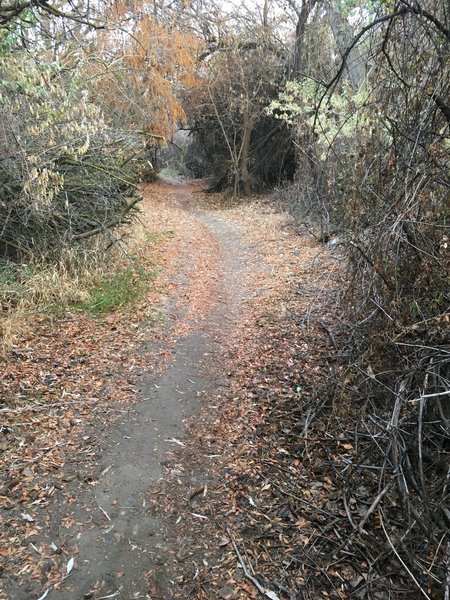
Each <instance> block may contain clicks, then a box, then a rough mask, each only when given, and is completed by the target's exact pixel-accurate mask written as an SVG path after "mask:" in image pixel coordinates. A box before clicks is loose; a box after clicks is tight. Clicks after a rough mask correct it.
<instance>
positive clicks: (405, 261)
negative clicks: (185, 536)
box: [271, 0, 450, 599]
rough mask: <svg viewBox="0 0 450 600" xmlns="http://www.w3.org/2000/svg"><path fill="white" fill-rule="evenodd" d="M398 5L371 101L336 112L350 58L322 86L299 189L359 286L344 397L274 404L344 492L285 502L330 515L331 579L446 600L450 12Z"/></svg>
mask: <svg viewBox="0 0 450 600" xmlns="http://www.w3.org/2000/svg"><path fill="white" fill-rule="evenodd" d="M397 5H398V6H397ZM396 6H397V7H398V9H399V11H400V12H397V13H396V12H395V11H394V12H393V13H392V15H387V16H386V17H383V19H384V20H383V21H382V23H383V24H382V25H380V23H378V26H377V27H375V29H374V30H372V31H371V33H370V36H371V37H370V38H366V40H365V44H366V51H367V53H368V58H367V60H368V65H369V72H370V76H369V79H368V82H367V89H363V90H362V91H360V97H356V98H355V99H354V100H353V101H352V103H351V106H350V107H348V108H347V109H345V110H344V111H343V112H342V114H339V108H340V109H342V106H343V103H344V102H345V101H344V100H343V98H344V96H345V90H344V91H342V90H341V91H339V89H337V86H338V85H339V84H338V82H339V77H340V76H341V75H342V73H343V68H342V69H341V70H340V71H339V72H338V74H337V76H336V77H335V78H334V79H333V80H332V81H331V82H330V84H329V85H328V86H327V87H326V88H325V89H324V90H322V92H321V94H320V102H321V103H325V102H329V103H330V104H328V113H330V112H331V113H332V116H331V118H330V117H329V116H327V117H326V118H325V119H323V118H321V116H320V113H318V114H317V115H316V123H315V125H316V127H317V132H318V134H317V139H316V140H315V141H314V138H311V137H310V138H309V139H310V146H309V148H308V147H307V146H305V145H304V146H302V148H301V150H302V152H301V156H302V159H301V160H302V164H303V165H305V166H306V165H307V163H308V161H309V163H310V164H311V168H310V169H309V170H307V169H305V171H307V176H306V177H305V176H304V172H303V171H300V173H299V185H298V187H297V199H296V202H295V201H294V202H293V201H292V200H293V194H292V193H291V196H290V198H289V202H290V203H291V205H294V206H293V208H294V209H295V211H297V214H300V215H304V214H305V212H306V213H309V214H314V215H320V217H321V218H322V220H323V221H327V223H328V224H329V229H330V230H331V231H334V232H339V236H340V241H341V242H342V244H343V247H345V248H346V250H347V257H348V258H349V280H350V287H349V291H348V293H347V295H346V298H345V302H344V310H345V316H344V317H343V320H344V321H345V323H346V328H345V333H343V335H344V337H343V338H342V340H344V338H345V336H346V339H345V341H342V343H341V346H340V348H339V352H340V354H341V357H342V358H343V360H344V365H345V367H344V368H343V369H342V370H341V372H340V373H339V374H336V379H335V389H333V390H331V395H332V402H331V400H329V401H327V402H325V404H323V405H322V409H321V411H318V410H317V408H315V407H314V404H309V403H308V404H307V405H306V406H302V408H301V410H299V411H298V413H297V419H298V420H299V423H298V424H295V420H292V418H291V413H290V410H293V408H289V406H290V405H288V406H287V407H284V406H283V407H277V408H276V409H275V413H276V414H277V413H279V414H278V417H277V418H278V419H280V420H282V421H283V427H286V429H287V430H289V431H290V432H291V431H292V432H293V433H292V439H291V442H290V443H292V444H293V446H292V448H293V447H294V445H297V448H298V450H297V452H298V456H299V460H301V461H302V462H303V461H304V460H305V457H307V458H308V460H311V457H312V456H314V461H319V462H320V464H321V465H322V466H321V467H320V470H321V472H323V473H326V474H327V477H329V478H330V481H329V482H328V484H329V485H330V486H331V488H332V489H333V490H334V491H333V494H338V493H339V492H338V490H339V489H343V490H344V493H343V494H342V498H340V499H339V501H338V502H337V504H336V503H335V502H334V501H333V502H332V501H330V500H329V498H330V496H329V494H327V495H326V496H327V497H328V500H327V501H326V502H327V503H328V502H329V503H328V504H327V503H326V504H324V505H323V506H322V510H321V511H315V512H314V510H312V507H309V508H308V507H307V506H306V505H305V502H304V500H305V498H304V496H302V494H301V493H299V491H298V489H297V486H298V483H297V482H296V481H295V479H293V478H289V479H288V478H286V477H285V478H284V479H283V482H284V483H283V486H284V489H283V490H282V497H283V498H285V499H287V498H293V500H290V501H289V506H290V510H291V511H292V513H293V514H295V515H297V514H299V513H301V514H302V515H304V518H305V519H307V521H308V522H309V523H310V522H313V523H317V521H318V519H319V522H320V520H322V521H323V524H324V527H323V528H321V530H320V531H319V532H318V533H317V529H316V530H315V531H316V533H315V534H314V535H315V536H316V537H315V542H314V544H313V547H312V548H311V544H310V538H309V539H308V544H307V546H308V548H310V549H308V550H307V551H306V552H303V553H302V554H303V560H305V561H307V564H308V565H310V567H311V573H314V577H319V578H321V580H323V581H325V580H327V579H328V580H330V569H331V570H332V571H333V573H332V574H331V575H332V578H333V577H334V576H335V574H336V573H338V576H339V577H340V578H341V581H342V583H341V585H340V591H339V592H335V593H336V594H337V595H336V597H347V596H346V595H345V594H347V595H351V596H352V597H355V598H377V599H378V598H391V597H395V598H417V597H423V598H428V599H429V598H444V597H445V598H449V597H450V562H449V561H450V545H449V544H450V540H449V537H448V532H449V528H450V512H449V510H448V503H449V491H450V489H449V486H450V411H449V400H450V335H449V323H450V296H449V289H450V288H449V280H448V276H449V265H450V262H449V259H450V256H449V250H450V244H449V237H450V229H449V223H448V216H449V212H448V210H449V199H450V196H449V190H450V180H449V176H448V173H449V168H450V145H449V139H450V138H449V135H450V134H449V127H450V109H449V106H448V98H449V97H450V70H449V61H448V58H449V49H450V46H449V43H450V37H449V32H448V29H447V28H446V27H445V23H446V22H448V21H447V18H448V14H446V12H445V8H444V6H443V5H441V3H438V2H434V1H433V0H430V1H428V2H424V3H423V4H422V5H421V8H420V10H418V9H417V8H414V7H415V6H416V5H415V4H414V5H413V4H409V3H407V2H399V3H396ZM380 22H381V21H380ZM367 31H369V29H368V30H367ZM359 39H361V38H359ZM303 91H304V90H303ZM333 94H335V95H336V94H337V95H339V94H341V96H340V99H339V101H338V100H336V101H335V102H336V104H335V105H333V102H334V100H333ZM339 102H340V104H339ZM358 103H359V108H356V109H355V106H358ZM330 106H331V109H330ZM333 110H335V112H333ZM345 111H347V112H346V114H344V112H345ZM321 119H322V120H321ZM352 123H353V124H352ZM309 126H310V125H309V124H302V125H301V126H300V127H299V136H300V137H301V136H302V135H306V133H307V132H308V130H309V129H308V128H309ZM323 132H325V134H326V135H325V136H324V137H325V138H327V139H328V140H329V139H332V140H333V142H332V143H331V144H328V146H327V145H326V144H324V143H323V140H321V139H320V135H321V133H323ZM303 180H304V181H305V185H304V186H302V182H303ZM302 218H304V217H303V216H302ZM324 408H326V409H328V408H332V409H333V415H332V418H331V419H330V418H329V417H328V416H325V415H327V411H326V410H324ZM305 411H306V416H305ZM320 412H321V414H319V413H320ZM283 413H284V416H283ZM285 423H287V425H285ZM283 431H284V430H283ZM288 437H289V438H291V433H289V435H288ZM283 447H285V446H283ZM343 449H346V450H347V452H343ZM271 468H272V467H271ZM319 480H320V478H319V477H318V481H319ZM321 481H322V484H321V487H323V486H324V485H325V487H326V483H323V481H324V478H322V480H321ZM325 481H326V479H325ZM331 488H330V489H331ZM296 489H297V491H296ZM319 495H320V494H319ZM292 502H294V508H293V505H292ZM303 505H305V506H306V508H302V506H303ZM337 506H339V508H337ZM311 511H312V512H311ZM307 535H308V536H309V533H308V534H307ZM294 554H295V556H296V560H297V561H298V562H299V561H300V557H297V553H296V552H294ZM330 556H331V557H332V560H331V562H327V561H329V559H330ZM325 557H327V559H326V561H325V562H324V560H325ZM355 564H358V565H359V567H358V569H357V570H355V568H354V565H355ZM361 565H366V567H362V566H361ZM344 566H345V567H346V569H347V571H348V572H347V574H346V572H345V569H343V567H344ZM394 573H395V576H394ZM399 574H400V575H399ZM317 581H319V579H318V580H317ZM329 584H330V582H329V583H328V584H327V585H329ZM333 587H336V585H335V583H334V580H333ZM338 588H339V586H338ZM339 594H341V595H339ZM305 597H315V596H314V595H312V596H305Z"/></svg>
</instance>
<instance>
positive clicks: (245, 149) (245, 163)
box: [238, 116, 254, 196]
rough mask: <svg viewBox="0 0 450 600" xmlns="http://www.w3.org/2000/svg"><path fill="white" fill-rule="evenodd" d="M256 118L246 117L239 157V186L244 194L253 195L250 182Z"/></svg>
mask: <svg viewBox="0 0 450 600" xmlns="http://www.w3.org/2000/svg"><path fill="white" fill-rule="evenodd" d="M253 124H254V119H253V118H252V117H248V116H247V117H246V118H245V119H244V131H243V134H242V142H241V152H240V158H239V172H238V177H239V188H240V189H241V190H242V192H243V193H244V196H251V195H252V186H251V182H250V158H251V157H250V140H251V136H252V131H253Z"/></svg>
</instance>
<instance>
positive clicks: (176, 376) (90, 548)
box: [10, 185, 249, 600]
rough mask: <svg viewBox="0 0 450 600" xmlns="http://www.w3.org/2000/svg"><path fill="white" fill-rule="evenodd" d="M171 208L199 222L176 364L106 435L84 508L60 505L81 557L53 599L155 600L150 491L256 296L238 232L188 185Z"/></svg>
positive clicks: (187, 268) (14, 593)
mask: <svg viewBox="0 0 450 600" xmlns="http://www.w3.org/2000/svg"><path fill="white" fill-rule="evenodd" d="M167 202H169V203H172V204H173V205H176V206H178V207H179V208H180V209H181V210H182V211H185V212H187V213H188V215H189V223H190V226H189V228H188V229H187V230H186V231H185V236H184V242H183V243H184V248H183V252H182V260H181V262H182V263H183V264H182V269H181V270H180V272H179V273H178V274H176V276H175V278H174V283H175V288H176V289H177V294H176V297H174V298H170V299H169V300H168V307H167V311H168V313H169V314H170V319H171V321H172V323H173V325H172V329H173V332H172V336H171V340H170V341H169V340H166V342H165V343H166V345H167V351H168V352H171V359H170V360H169V361H168V363H167V364H166V366H165V368H164V369H163V370H162V373H160V374H158V375H155V374H154V373H153V372H152V371H151V370H150V371H149V372H147V373H144V374H143V377H142V380H141V394H142V400H141V402H140V403H139V404H137V406H136V407H135V409H134V410H133V411H132V412H131V413H128V412H126V413H125V414H124V418H123V419H121V420H119V422H118V423H117V424H116V425H115V426H114V427H113V428H112V430H111V431H108V432H107V433H106V436H105V443H104V448H103V450H102V453H101V456H100V457H99V459H98V461H97V464H98V471H99V472H100V475H99V481H98V483H97V484H96V485H95V486H93V487H92V488H91V489H88V490H82V491H81V492H80V495H78V497H77V503H76V505H75V506H61V507H60V508H59V514H57V515H55V514H54V515H53V516H52V521H53V524H50V537H52V536H53V538H54V539H60V538H61V535H63V533H62V532H61V529H60V526H59V524H60V523H61V522H63V521H64V520H65V519H67V518H68V516H69V515H70V516H71V517H72V518H73V525H72V527H70V529H69V531H67V530H65V531H64V536H66V537H69V538H71V540H74V541H76V544H77V547H78V550H79V552H78V554H77V555H76V556H75V566H74V568H73V569H72V570H71V572H70V574H69V575H68V576H67V579H66V580H65V581H64V582H63V583H62V585H61V586H60V589H58V590H57V589H50V591H49V593H48V596H47V598H48V600H57V599H60V600H75V599H83V598H86V599H87V598H113V597H117V598H121V599H122V600H131V599H136V598H149V597H150V596H149V595H147V594H148V590H147V585H146V580H145V576H144V575H145V573H146V571H148V570H149V569H150V568H151V567H154V565H155V564H157V563H158V561H160V560H161V556H160V554H161V550H162V548H163V546H164V536H165V532H164V524H163V523H161V522H160V521H159V520H158V518H155V517H152V516H151V515H150V513H149V510H148V501H147V498H148V493H149V491H150V490H151V488H152V486H153V485H154V484H155V483H156V482H157V480H158V479H159V478H160V477H162V475H163V471H164V462H165V459H166V457H167V456H168V455H169V456H170V454H171V453H172V452H173V450H175V449H176V448H177V447H180V446H181V445H182V444H183V430H184V422H185V420H186V418H188V417H192V415H194V414H195V413H196V412H198V411H199V407H200V404H201V399H202V396H203V395H205V394H207V393H211V391H213V390H215V389H219V388H220V386H221V385H222V384H224V383H225V382H224V379H226V374H224V373H223V371H222V362H223V355H224V352H225V349H226V346H227V341H228V339H229V337H230V335H231V333H232V330H233V329H234V327H235V325H236V323H237V320H238V319H239V315H240V314H241V313H242V306H243V303H244V302H245V300H246V298H247V297H248V296H249V291H248V289H247V287H246V283H245V279H246V264H247V263H246V254H247V252H248V249H247V248H246V247H245V243H244V241H243V239H242V237H241V235H240V233H239V231H238V228H237V227H236V225H233V224H232V223H230V222H227V221H226V220H225V219H224V218H223V217H222V216H219V215H218V214H213V213H209V212H205V211H201V210H198V209H197V208H195V205H194V203H193V201H192V198H191V191H190V189H189V187H188V186H184V185H179V186H174V185H172V186H170V185H167ZM185 295H187V298H184V296H185ZM205 299H207V301H206V302H205ZM150 343H152V342H150ZM10 597H11V600H12V598H14V600H25V598H27V599H28V598H30V594H29V590H26V589H21V590H17V589H16V590H13V589H11V590H10ZM31 597H34V595H32V596H31Z"/></svg>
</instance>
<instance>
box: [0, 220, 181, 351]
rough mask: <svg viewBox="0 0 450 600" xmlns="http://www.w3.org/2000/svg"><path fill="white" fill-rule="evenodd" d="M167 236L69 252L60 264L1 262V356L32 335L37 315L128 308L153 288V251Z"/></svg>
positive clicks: (137, 236) (138, 234) (139, 234)
mask: <svg viewBox="0 0 450 600" xmlns="http://www.w3.org/2000/svg"><path fill="white" fill-rule="evenodd" d="M166 235H169V234H165V233H161V234H148V233H147V232H145V231H136V230H135V232H134V234H133V237H132V239H131V240H130V241H129V243H128V248H127V249H126V250H125V249H124V248H113V249H110V250H109V252H108V253H106V254H105V251H104V249H102V248H101V247H100V245H99V246H98V247H92V246H91V247H90V248H89V251H87V250H86V251H84V252H81V251H80V250H74V249H67V251H66V252H65V253H64V255H63V256H62V257H61V259H60V260H59V261H58V262H53V263H49V262H48V261H45V260H43V259H39V258H36V259H35V260H34V261H30V262H29V263H26V264H25V263H23V264H18V263H15V262H13V261H5V262H3V263H2V264H0V352H5V351H6V350H8V348H11V346H13V345H14V343H15V341H16V340H17V338H18V337H20V336H24V335H26V334H27V331H29V328H30V324H31V323H32V321H33V319H34V318H35V317H37V316H43V317H44V318H45V317H46V316H47V317H49V318H54V317H55V316H56V317H61V316H63V315H64V314H66V313H68V312H86V313H88V314H90V315H93V316H101V315H105V314H107V313H109V312H112V311H114V310H119V309H120V310H126V309H128V308H129V307H130V306H131V305H132V304H133V303H134V302H136V301H137V300H138V299H139V298H140V297H141V296H142V295H143V294H144V293H145V292H146V291H147V290H148V289H149V286H150V285H151V282H152V280H153V279H154V278H155V276H156V273H157V269H156V267H155V265H154V264H153V262H152V259H151V249H152V248H153V247H154V246H155V244H157V243H158V240H159V239H161V238H162V237H165V236H166Z"/></svg>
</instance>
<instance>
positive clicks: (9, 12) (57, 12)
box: [0, 0, 105, 29]
mask: <svg viewBox="0 0 450 600" xmlns="http://www.w3.org/2000/svg"><path fill="white" fill-rule="evenodd" d="M36 9H37V10H38V11H41V12H43V13H46V14H48V15H51V16H53V17H60V18H63V19H68V20H70V21H75V22H77V23H80V24H82V25H88V26H89V27H92V28H93V29H105V25H103V24H101V23H97V22H95V21H92V20H91V19H90V18H89V17H88V15H87V14H83V12H78V11H76V10H73V11H71V12H66V11H63V10H61V9H59V8H57V6H56V4H55V3H52V2H49V1H48V0H12V1H9V2H3V1H2V0H0V27H7V26H8V25H10V24H11V23H13V22H14V21H15V19H18V18H19V17H20V16H21V15H22V14H23V13H24V12H26V11H27V10H36Z"/></svg>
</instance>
